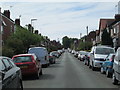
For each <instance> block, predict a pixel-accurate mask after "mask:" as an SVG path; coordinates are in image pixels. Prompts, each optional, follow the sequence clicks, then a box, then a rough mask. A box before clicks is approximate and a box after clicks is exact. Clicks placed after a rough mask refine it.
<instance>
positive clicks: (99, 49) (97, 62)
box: [89, 45, 115, 71]
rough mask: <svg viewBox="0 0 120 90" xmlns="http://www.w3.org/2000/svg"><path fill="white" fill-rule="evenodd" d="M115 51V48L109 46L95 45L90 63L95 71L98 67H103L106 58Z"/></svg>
mask: <svg viewBox="0 0 120 90" xmlns="http://www.w3.org/2000/svg"><path fill="white" fill-rule="evenodd" d="M110 53H115V50H114V49H113V48H111V47H108V46H102V45H101V46H93V47H92V50H91V52H90V65H89V67H90V68H92V70H93V71H94V70H95V69H96V68H101V65H102V63H103V62H104V61H105V58H106V57H107V56H108V55H109V54H110Z"/></svg>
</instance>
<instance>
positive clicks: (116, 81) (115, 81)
mask: <svg viewBox="0 0 120 90" xmlns="http://www.w3.org/2000/svg"><path fill="white" fill-rule="evenodd" d="M112 83H113V84H114V85H117V84H118V80H117V79H116V77H115V74H114V73H113V77H112Z"/></svg>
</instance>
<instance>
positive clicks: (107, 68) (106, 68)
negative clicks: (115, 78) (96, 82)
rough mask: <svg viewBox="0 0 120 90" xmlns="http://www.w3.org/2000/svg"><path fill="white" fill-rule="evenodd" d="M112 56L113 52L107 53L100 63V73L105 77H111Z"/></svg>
mask: <svg viewBox="0 0 120 90" xmlns="http://www.w3.org/2000/svg"><path fill="white" fill-rule="evenodd" d="M114 57H115V54H109V55H108V56H107V57H106V59H105V62H103V64H102V65H101V73H102V74H104V73H105V74H106V76H107V77H112V74H113V63H114Z"/></svg>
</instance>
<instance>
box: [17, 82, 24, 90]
mask: <svg viewBox="0 0 120 90" xmlns="http://www.w3.org/2000/svg"><path fill="white" fill-rule="evenodd" d="M17 90H23V84H22V80H20V82H19V86H18V88H17Z"/></svg>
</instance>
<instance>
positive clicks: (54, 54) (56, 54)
mask: <svg viewBox="0 0 120 90" xmlns="http://www.w3.org/2000/svg"><path fill="white" fill-rule="evenodd" d="M52 55H53V56H55V57H56V58H59V56H60V55H59V52H58V51H52Z"/></svg>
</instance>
